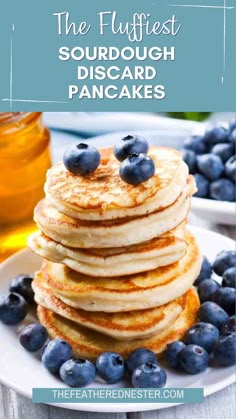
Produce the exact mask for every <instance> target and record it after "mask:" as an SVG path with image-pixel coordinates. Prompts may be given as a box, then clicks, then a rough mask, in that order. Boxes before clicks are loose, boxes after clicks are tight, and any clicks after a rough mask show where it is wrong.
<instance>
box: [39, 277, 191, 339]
mask: <svg viewBox="0 0 236 419" xmlns="http://www.w3.org/2000/svg"><path fill="white" fill-rule="evenodd" d="M32 287H33V290H34V292H35V301H36V302H37V304H39V305H41V306H42V307H45V308H47V309H49V310H51V311H53V312H54V313H56V314H59V315H60V316H62V317H64V318H66V319H69V320H72V321H73V322H75V323H78V324H80V325H81V326H84V327H88V328H89V329H93V330H95V331H97V332H101V333H103V334H105V335H108V336H112V337H114V338H115V339H119V340H132V339H137V338H139V339H144V338H146V337H150V336H153V335H154V334H157V333H160V332H161V331H162V330H164V329H166V328H168V327H169V325H170V324H173V323H174V322H175V321H176V319H177V318H178V316H179V315H180V314H181V313H182V311H183V310H184V308H185V305H186V294H185V295H183V296H182V297H180V298H177V299H176V300H175V301H171V302H170V303H168V304H165V305H163V306H161V307H155V308H151V309H147V310H137V311H129V312H125V313H104V312H96V313H95V312H92V311H90V312H89V311H85V310H82V309H75V308H72V307H69V306H68V305H66V304H65V303H63V302H62V301H61V300H59V299H58V298H57V297H56V296H55V295H54V294H53V292H52V291H51V289H50V288H49V287H48V285H47V284H46V283H45V281H44V280H43V277H42V275H41V274H40V273H39V272H38V273H36V275H35V278H34V281H33V284H32Z"/></svg>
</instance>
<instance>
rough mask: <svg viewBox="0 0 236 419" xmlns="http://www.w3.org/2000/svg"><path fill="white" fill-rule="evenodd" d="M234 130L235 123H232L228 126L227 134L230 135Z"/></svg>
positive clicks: (235, 127)
mask: <svg viewBox="0 0 236 419" xmlns="http://www.w3.org/2000/svg"><path fill="white" fill-rule="evenodd" d="M235 129H236V121H232V122H230V124H229V132H230V134H231V132H233V131H234V130H235Z"/></svg>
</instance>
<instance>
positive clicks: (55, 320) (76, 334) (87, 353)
mask: <svg viewBox="0 0 236 419" xmlns="http://www.w3.org/2000/svg"><path fill="white" fill-rule="evenodd" d="M199 306H200V303H199V299H198V296H197V292H196V291H195V289H194V288H190V290H189V291H188V293H187V301H186V307H185V310H184V311H183V312H182V314H180V316H179V317H178V319H177V320H176V321H175V322H174V323H172V324H171V325H170V326H169V327H168V328H166V329H165V330H163V331H162V332H161V333H158V334H157V335H155V336H153V337H151V338H145V339H135V340H131V341H127V342H126V341H118V340H116V339H113V338H111V337H108V336H105V335H103V334H101V333H98V332H94V331H92V330H89V329H87V328H85V327H82V326H80V325H78V324H76V323H74V322H72V321H70V320H66V319H65V318H63V317H61V316H60V315H58V314H55V313H53V311H51V310H48V309H46V308H44V307H42V306H38V317H39V321H40V323H41V324H42V325H43V326H45V327H46V329H47V331H48V333H49V336H50V337H51V338H61V339H64V340H66V341H67V342H68V343H70V344H71V346H72V349H73V353H74V356H79V357H82V358H86V359H92V360H95V359H96V358H97V357H98V356H99V355H100V354H101V353H102V352H106V351H114V352H118V353H120V354H121V355H122V356H124V357H125V358H127V357H128V355H129V354H130V353H131V352H132V351H134V350H135V349H137V348H140V347H145V348H149V349H150V350H152V351H153V352H155V353H156V354H159V353H162V352H163V351H164V350H165V349H166V346H167V344H168V343H170V342H173V341H175V340H179V339H182V338H183V336H184V334H185V332H186V331H187V329H189V327H191V326H192V325H193V324H194V323H196V321H197V312H198V309H199Z"/></svg>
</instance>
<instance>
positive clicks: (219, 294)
mask: <svg viewBox="0 0 236 419" xmlns="http://www.w3.org/2000/svg"><path fill="white" fill-rule="evenodd" d="M211 300H212V301H214V303H216V304H218V305H219V306H220V307H222V308H223V309H224V310H225V311H226V313H228V314H229V315H230V316H231V315H233V314H234V313H235V302H236V289H235V288H229V287H224V288H219V289H218V290H217V291H216V292H214V294H213V296H212V297H211Z"/></svg>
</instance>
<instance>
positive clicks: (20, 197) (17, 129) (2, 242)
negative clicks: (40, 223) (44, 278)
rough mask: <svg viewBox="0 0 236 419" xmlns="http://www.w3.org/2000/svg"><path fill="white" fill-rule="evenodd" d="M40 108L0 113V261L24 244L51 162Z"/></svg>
mask: <svg viewBox="0 0 236 419" xmlns="http://www.w3.org/2000/svg"><path fill="white" fill-rule="evenodd" d="M49 142H50V133H49V130H48V129H47V128H46V127H45V126H44V124H43V122H42V113H41V112H30V113H25V112H14V113H5V112H4V113H0V261H1V260H3V259H5V258H6V257H7V256H9V255H10V254H11V253H13V252H15V251H17V250H19V249H20V248H22V247H24V246H25V245H26V240H27V236H28V235H29V234H30V233H31V232H32V231H33V230H34V229H36V227H35V224H34V222H33V210H34V206H35V205H36V203H37V202H38V201H39V200H40V199H41V198H42V197H43V195H44V192H43V185H44V182H45V175H46V171H47V169H48V168H49V167H50V165H51V158H50V148H49Z"/></svg>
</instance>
